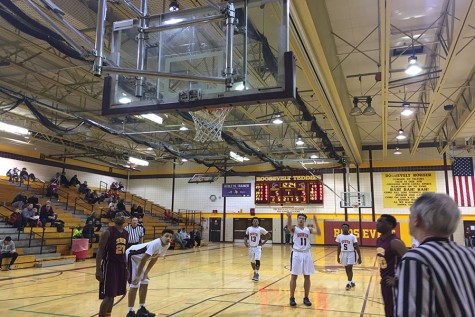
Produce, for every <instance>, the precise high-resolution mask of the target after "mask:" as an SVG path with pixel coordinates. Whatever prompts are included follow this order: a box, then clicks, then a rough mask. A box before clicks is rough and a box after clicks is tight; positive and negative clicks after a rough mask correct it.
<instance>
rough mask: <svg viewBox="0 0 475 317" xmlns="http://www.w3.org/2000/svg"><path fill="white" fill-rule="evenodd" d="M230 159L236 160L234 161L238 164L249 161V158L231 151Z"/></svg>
mask: <svg viewBox="0 0 475 317" xmlns="http://www.w3.org/2000/svg"><path fill="white" fill-rule="evenodd" d="M229 157H230V158H231V159H232V160H234V161H236V162H238V163H242V162H244V161H249V158H247V157H245V156H241V155H239V154H237V153H236V152H233V151H230V152H229Z"/></svg>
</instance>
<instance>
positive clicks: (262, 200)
mask: <svg viewBox="0 0 475 317" xmlns="http://www.w3.org/2000/svg"><path fill="white" fill-rule="evenodd" d="M254 189H255V190H254V192H255V199H254V202H255V203H256V204H264V205H265V204H320V205H321V204H323V183H322V176H321V175H308V176H307V175H294V176H265V177H257V176H256V181H255V188H254Z"/></svg>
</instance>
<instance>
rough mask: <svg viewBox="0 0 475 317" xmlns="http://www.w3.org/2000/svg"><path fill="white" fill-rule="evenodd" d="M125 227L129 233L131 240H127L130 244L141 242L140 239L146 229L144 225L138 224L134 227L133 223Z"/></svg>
mask: <svg viewBox="0 0 475 317" xmlns="http://www.w3.org/2000/svg"><path fill="white" fill-rule="evenodd" d="M124 229H125V230H126V231H127V232H128V233H129V240H128V241H127V244H128V245H131V244H137V243H139V242H140V239H141V238H143V236H144V230H143V227H142V226H138V225H137V226H136V227H135V228H134V227H132V225H128V226H127V227H125V228H124Z"/></svg>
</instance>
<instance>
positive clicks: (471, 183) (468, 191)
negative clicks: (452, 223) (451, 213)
mask: <svg viewBox="0 0 475 317" xmlns="http://www.w3.org/2000/svg"><path fill="white" fill-rule="evenodd" d="M452 176H453V180H454V197H455V202H456V203H457V205H459V207H473V206H475V193H474V191H475V179H474V176H473V159H472V158H471V157H456V158H454V159H453V161H452Z"/></svg>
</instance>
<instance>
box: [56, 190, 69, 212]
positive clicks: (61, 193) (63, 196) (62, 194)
mask: <svg viewBox="0 0 475 317" xmlns="http://www.w3.org/2000/svg"><path fill="white" fill-rule="evenodd" d="M56 194H57V195H58V200H59V201H64V203H65V208H66V209H68V205H69V193H68V192H67V191H65V190H64V189H61V188H57V189H56Z"/></svg>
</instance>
